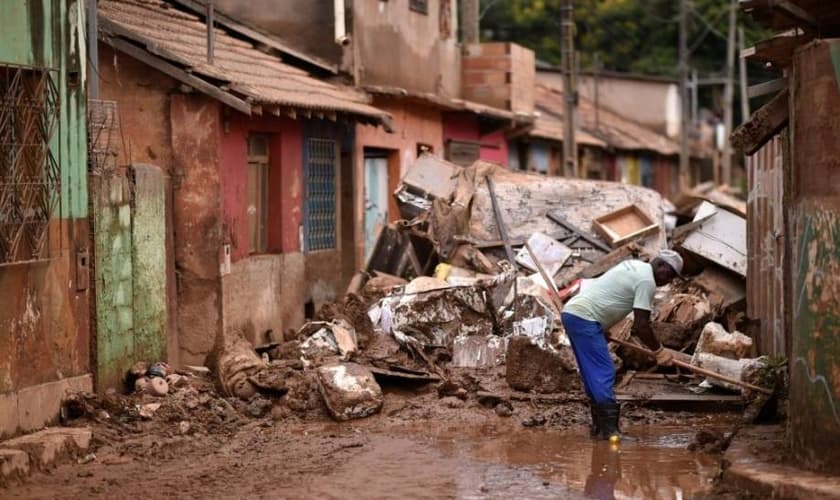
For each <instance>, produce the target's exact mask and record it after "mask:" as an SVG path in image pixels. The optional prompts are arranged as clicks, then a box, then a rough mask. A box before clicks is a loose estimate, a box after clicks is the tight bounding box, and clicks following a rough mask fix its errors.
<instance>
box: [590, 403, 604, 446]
mask: <svg viewBox="0 0 840 500" xmlns="http://www.w3.org/2000/svg"><path fill="white" fill-rule="evenodd" d="M589 414H590V415H591V416H592V421H591V422H590V424H589V437H591V438H596V437H598V435H599V434H600V433H601V416H600V414H599V413H598V410H597V408H596V407H595V403H590V404H589Z"/></svg>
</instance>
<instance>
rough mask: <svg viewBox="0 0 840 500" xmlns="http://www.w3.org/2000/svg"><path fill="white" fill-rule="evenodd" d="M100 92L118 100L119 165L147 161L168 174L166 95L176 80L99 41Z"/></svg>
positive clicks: (116, 139) (171, 161)
mask: <svg viewBox="0 0 840 500" xmlns="http://www.w3.org/2000/svg"><path fill="white" fill-rule="evenodd" d="M99 75H100V78H99V96H100V98H101V99H105V100H111V101H116V102H117V108H118V111H119V118H120V122H119V124H120V129H121V134H120V136H119V137H114V138H112V141H113V142H117V143H118V144H119V148H118V150H119V151H120V157H119V158H118V160H117V162H118V164H119V165H129V164H131V163H148V164H151V165H157V166H159V167H161V168H162V169H163V170H164V172H166V173H168V174H171V173H172V168H173V164H174V156H173V153H172V140H171V122H170V120H169V96H170V95H171V94H173V93H178V86H179V83H178V82H177V81H176V80H174V79H173V78H171V77H169V76H168V75H165V74H163V73H161V72H160V71H157V70H156V69H153V68H151V67H149V66H148V65H146V64H144V63H142V62H140V61H138V60H137V59H134V58H132V57H130V56H127V55H124V54H123V53H121V52H116V51H114V49H112V48H111V47H110V46H109V45H107V44H105V43H102V42H100V43H99Z"/></svg>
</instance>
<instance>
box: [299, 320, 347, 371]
mask: <svg viewBox="0 0 840 500" xmlns="http://www.w3.org/2000/svg"><path fill="white" fill-rule="evenodd" d="M298 338H300V339H304V340H303V341H302V342H301V344H300V352H301V360H302V361H303V364H304V366H310V365H311V364H313V363H315V362H317V361H318V360H320V359H323V358H328V357H333V356H334V357H339V358H340V359H341V360H345V361H346V360H347V359H349V357H350V355H351V354H353V353H355V352H356V351H357V350H358V339H357V337H356V329H355V328H353V325H351V324H350V323H349V322H348V321H346V320H344V319H336V320H333V321H329V322H328V321H310V322H308V323H306V324H305V325H303V326H302V327H301V328H300V329H299V330H298Z"/></svg>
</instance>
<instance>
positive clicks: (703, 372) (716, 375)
mask: <svg viewBox="0 0 840 500" xmlns="http://www.w3.org/2000/svg"><path fill="white" fill-rule="evenodd" d="M607 338H608V339H609V340H610V341H611V342H615V343H616V344H618V345H620V346H623V347H627V348H629V349H634V350H636V351H639V352H641V353H643V354H647V355H648V356H650V357H652V358H656V354H654V353H653V352H652V351H649V350H647V349H645V348H644V347H639V346H637V345H636V344H632V343H630V342H626V341H624V340H619V339H615V338H612V337H607ZM671 362H672V363H673V364H674V366H679V367H680V368H685V369H686V370H690V371H692V372H694V373H697V374H699V375H705V376H707V377H711V378H716V379H718V380H721V381H723V382H728V383H730V384H734V385H737V386H739V387H745V388H747V389H750V390H753V391H758V392H762V393H764V394H767V395H769V396H772V395H773V391H771V390H770V389H766V388H764V387H759V386H757V385H753V384H750V383H749V382H743V381H741V380H738V379H734V378H732V377H728V376H726V375H723V374H721V373H718V372H716V371H712V370H708V369H706V368H701V367H699V366H694V365H692V364H690V363H686V362H685V361H680V360H678V359H674V360H672V361H671Z"/></svg>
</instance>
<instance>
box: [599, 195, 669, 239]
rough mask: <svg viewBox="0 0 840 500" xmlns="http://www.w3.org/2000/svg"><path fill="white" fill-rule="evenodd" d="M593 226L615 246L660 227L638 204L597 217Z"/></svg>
mask: <svg viewBox="0 0 840 500" xmlns="http://www.w3.org/2000/svg"><path fill="white" fill-rule="evenodd" d="M592 227H593V229H595V232H596V233H598V234H599V235H600V236H601V237H602V238H604V239H605V240H607V242H608V243H609V244H610V245H611V246H612V247H613V248H616V247H620V246H621V245H623V244H625V243H629V242H630V241H633V240H635V239H638V238H641V237H642V236H645V235H647V234H650V233H653V232H656V231H657V230H658V229H659V225H658V224H656V223H655V222H653V219H651V218H650V216H649V215H647V214H646V213H644V211H643V210H642V209H640V208H639V207H638V206H636V205H628V206H626V207H623V208H620V209H618V210H616V211H614V212H610V213H608V214H606V215H602V216H600V217H597V218H596V219H595V220H593V221H592Z"/></svg>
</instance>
